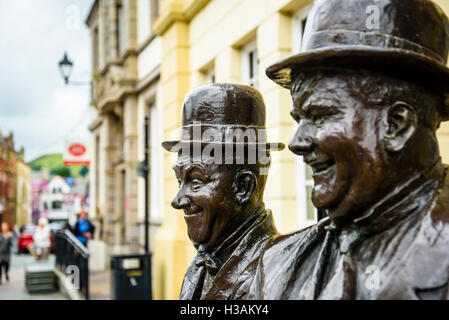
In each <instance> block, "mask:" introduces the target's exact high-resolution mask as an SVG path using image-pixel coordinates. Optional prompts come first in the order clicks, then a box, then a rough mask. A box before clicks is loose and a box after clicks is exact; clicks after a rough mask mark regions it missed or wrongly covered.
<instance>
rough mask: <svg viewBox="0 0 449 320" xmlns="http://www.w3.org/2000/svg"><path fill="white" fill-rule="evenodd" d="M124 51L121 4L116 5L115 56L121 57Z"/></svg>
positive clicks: (124, 31) (123, 18) (124, 36)
mask: <svg viewBox="0 0 449 320" xmlns="http://www.w3.org/2000/svg"><path fill="white" fill-rule="evenodd" d="M125 51H126V24H125V11H124V8H123V5H122V3H120V2H119V3H118V4H117V54H118V55H119V56H121V55H122V54H124V53H125Z"/></svg>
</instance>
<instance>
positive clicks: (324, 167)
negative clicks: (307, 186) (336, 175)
mask: <svg viewBox="0 0 449 320" xmlns="http://www.w3.org/2000/svg"><path fill="white" fill-rule="evenodd" d="M306 163H307V164H308V165H309V166H310V167H311V168H312V172H313V176H314V177H315V176H323V175H326V174H328V173H329V172H330V171H332V170H333V169H334V168H335V166H336V162H335V160H334V159H332V158H330V159H327V160H325V161H312V162H306Z"/></svg>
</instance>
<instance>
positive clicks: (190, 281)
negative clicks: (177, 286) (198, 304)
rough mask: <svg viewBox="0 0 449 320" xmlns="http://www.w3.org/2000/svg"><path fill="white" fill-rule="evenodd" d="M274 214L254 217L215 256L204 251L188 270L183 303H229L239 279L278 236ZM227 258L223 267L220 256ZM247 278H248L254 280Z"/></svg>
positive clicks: (230, 237) (183, 287)
mask: <svg viewBox="0 0 449 320" xmlns="http://www.w3.org/2000/svg"><path fill="white" fill-rule="evenodd" d="M277 234H278V233H277V231H276V227H275V225H274V221H273V216H272V214H271V211H270V210H267V211H265V210H263V212H261V213H258V214H256V215H253V216H252V217H251V218H250V219H248V220H247V221H245V223H243V224H242V226H241V227H239V228H238V230H236V231H234V232H233V233H232V234H231V235H230V236H229V237H228V238H227V239H226V240H225V241H223V243H222V245H220V247H219V248H217V249H216V250H215V251H214V252H213V253H211V254H209V253H206V252H203V251H202V250H201V248H197V250H199V252H198V254H197V255H196V256H195V258H194V259H193V261H192V263H191V264H190V266H189V268H188V269H187V272H186V275H185V277H184V281H183V284H182V289H181V294H180V296H179V299H180V300H226V299H229V298H230V296H231V293H232V291H233V290H234V286H235V282H236V281H237V279H238V278H239V277H242V276H243V277H245V275H242V272H243V271H244V270H245V269H246V267H247V266H248V264H249V263H250V262H251V261H253V260H256V259H257V257H259V255H260V253H261V251H262V248H263V247H264V245H265V244H266V243H267V242H268V241H269V240H270V239H271V238H272V237H273V236H275V235H277ZM225 251H230V254H226V256H227V257H228V258H227V259H226V261H224V262H223V263H221V261H220V260H219V258H217V257H218V256H220V253H222V252H225ZM253 276H254V275H253V274H246V277H251V278H252V277H253Z"/></svg>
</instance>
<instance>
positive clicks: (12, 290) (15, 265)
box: [0, 254, 67, 300]
mask: <svg viewBox="0 0 449 320" xmlns="http://www.w3.org/2000/svg"><path fill="white" fill-rule="evenodd" d="M54 258H55V257H54V255H51V256H50V259H49V261H48V262H47V263H51V264H54ZM34 263H35V262H34V257H33V256H31V255H16V254H15V255H13V256H12V257H11V267H10V271H9V278H10V280H9V282H6V280H5V279H4V278H3V279H2V285H1V286H0V300H67V298H66V297H65V296H64V295H62V294H61V293H60V292H55V293H48V294H43V293H40V294H28V293H27V291H26V289H25V267H26V266H27V265H29V264H34Z"/></svg>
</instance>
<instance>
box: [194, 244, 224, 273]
mask: <svg viewBox="0 0 449 320" xmlns="http://www.w3.org/2000/svg"><path fill="white" fill-rule="evenodd" d="M198 255H199V256H200V258H201V259H200V260H199V261H198V262H197V263H196V265H197V266H201V265H204V266H205V267H206V269H207V272H208V273H209V274H210V275H212V276H215V275H216V274H217V272H218V270H220V268H221V264H222V263H221V261H220V260H219V259H218V258H215V257H214V256H213V255H212V254H210V253H208V252H206V251H205V250H204V249H203V248H202V247H201V246H200V247H199V248H198Z"/></svg>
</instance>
